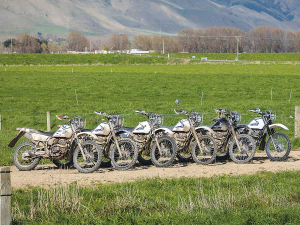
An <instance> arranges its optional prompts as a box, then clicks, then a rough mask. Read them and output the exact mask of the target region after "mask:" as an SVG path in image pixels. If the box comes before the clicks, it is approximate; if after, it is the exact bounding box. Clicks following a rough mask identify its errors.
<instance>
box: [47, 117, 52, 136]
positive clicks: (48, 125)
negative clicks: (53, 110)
mask: <svg viewBox="0 0 300 225" xmlns="http://www.w3.org/2000/svg"><path fill="white" fill-rule="evenodd" d="M47 131H48V132H49V131H51V120H50V112H47Z"/></svg>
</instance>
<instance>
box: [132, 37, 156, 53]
mask: <svg viewBox="0 0 300 225" xmlns="http://www.w3.org/2000/svg"><path fill="white" fill-rule="evenodd" d="M133 44H134V47H135V48H137V49H142V50H143V51H147V50H150V49H151V48H152V40H151V37H148V36H145V35H138V36H136V37H135V38H134V39H133Z"/></svg>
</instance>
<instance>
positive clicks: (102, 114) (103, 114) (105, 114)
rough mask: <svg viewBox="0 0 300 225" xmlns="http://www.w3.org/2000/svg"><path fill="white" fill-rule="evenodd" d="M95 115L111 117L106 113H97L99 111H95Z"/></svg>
mask: <svg viewBox="0 0 300 225" xmlns="http://www.w3.org/2000/svg"><path fill="white" fill-rule="evenodd" d="M94 113H96V114H97V115H99V116H105V117H110V115H109V114H107V113H106V112H97V111H94Z"/></svg>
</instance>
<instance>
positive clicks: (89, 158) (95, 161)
mask: <svg viewBox="0 0 300 225" xmlns="http://www.w3.org/2000/svg"><path fill="white" fill-rule="evenodd" d="M81 147H82V149H83V151H84V154H85V156H86V158H85V159H84V157H83V155H82V153H81V150H80V148H79V146H77V147H76V149H75V151H74V154H73V161H74V166H75V168H76V169H77V170H78V171H79V172H81V173H92V172H94V171H96V170H97V169H99V167H100V165H101V162H102V150H101V147H100V145H98V144H97V143H96V142H94V141H91V140H89V141H83V142H81Z"/></svg>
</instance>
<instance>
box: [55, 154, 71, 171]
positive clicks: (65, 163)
mask: <svg viewBox="0 0 300 225" xmlns="http://www.w3.org/2000/svg"><path fill="white" fill-rule="evenodd" d="M67 158H68V157H67V156H66V157H65V158H63V159H61V160H52V162H53V163H54V165H55V166H57V167H58V168H59V169H69V168H71V167H72V166H73V165H74V163H73V158H71V159H70V160H68V159H67Z"/></svg>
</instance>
